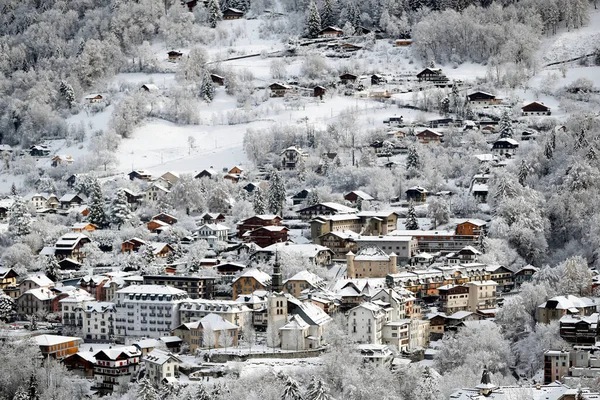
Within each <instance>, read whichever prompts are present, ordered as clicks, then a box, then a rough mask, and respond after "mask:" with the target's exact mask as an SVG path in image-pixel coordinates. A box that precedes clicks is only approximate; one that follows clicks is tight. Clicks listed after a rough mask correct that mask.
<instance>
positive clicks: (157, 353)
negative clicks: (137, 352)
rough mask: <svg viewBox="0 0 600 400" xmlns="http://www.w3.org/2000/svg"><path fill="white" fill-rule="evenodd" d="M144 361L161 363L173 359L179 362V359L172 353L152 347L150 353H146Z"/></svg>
mask: <svg viewBox="0 0 600 400" xmlns="http://www.w3.org/2000/svg"><path fill="white" fill-rule="evenodd" d="M144 361H146V362H149V363H152V364H158V365H163V364H164V363H166V362H168V361H175V362H177V363H180V362H181V360H180V359H179V358H178V357H177V356H175V355H174V354H173V353H170V352H168V351H164V350H160V349H154V350H152V351H151V352H150V353H148V354H146V357H144Z"/></svg>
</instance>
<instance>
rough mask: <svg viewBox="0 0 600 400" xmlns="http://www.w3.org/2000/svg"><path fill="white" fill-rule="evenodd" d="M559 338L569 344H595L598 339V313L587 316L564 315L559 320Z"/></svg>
mask: <svg viewBox="0 0 600 400" xmlns="http://www.w3.org/2000/svg"><path fill="white" fill-rule="evenodd" d="M559 325H560V337H561V338H563V339H564V340H565V341H567V342H569V343H571V344H578V345H581V344H584V345H590V344H595V343H596V341H597V338H598V313H594V314H592V315H589V316H581V315H565V316H564V317H562V318H561V319H560V320H559Z"/></svg>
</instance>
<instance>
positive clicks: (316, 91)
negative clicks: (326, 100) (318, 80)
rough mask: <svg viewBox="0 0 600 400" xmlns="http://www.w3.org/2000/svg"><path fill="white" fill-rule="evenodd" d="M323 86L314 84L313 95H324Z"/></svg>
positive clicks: (321, 96)
mask: <svg viewBox="0 0 600 400" xmlns="http://www.w3.org/2000/svg"><path fill="white" fill-rule="evenodd" d="M325 91H326V89H325V87H323V86H315V87H314V88H313V97H320V98H321V99H322V98H323V96H325Z"/></svg>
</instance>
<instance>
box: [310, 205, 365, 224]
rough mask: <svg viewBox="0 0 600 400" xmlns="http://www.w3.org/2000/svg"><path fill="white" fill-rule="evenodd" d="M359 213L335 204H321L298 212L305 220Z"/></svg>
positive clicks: (353, 209) (354, 209)
mask: <svg viewBox="0 0 600 400" xmlns="http://www.w3.org/2000/svg"><path fill="white" fill-rule="evenodd" d="M357 212H358V210H357V209H356V208H352V207H348V206H345V205H343V204H338V203H333V202H326V203H319V204H315V205H312V206H308V207H305V208H303V209H301V210H298V214H299V215H300V217H301V218H302V219H303V220H310V219H313V218H315V217H320V216H327V215H340V214H356V213H357Z"/></svg>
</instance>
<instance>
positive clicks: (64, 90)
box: [60, 81, 75, 108]
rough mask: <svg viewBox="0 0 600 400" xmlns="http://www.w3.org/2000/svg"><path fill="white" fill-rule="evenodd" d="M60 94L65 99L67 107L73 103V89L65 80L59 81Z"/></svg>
mask: <svg viewBox="0 0 600 400" xmlns="http://www.w3.org/2000/svg"><path fill="white" fill-rule="evenodd" d="M60 94H61V95H62V96H63V98H64V99H65V102H66V103H67V105H68V106H69V108H71V107H73V106H74V105H75V92H74V91H73V87H72V86H71V85H69V84H68V83H67V82H65V81H61V82H60Z"/></svg>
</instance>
